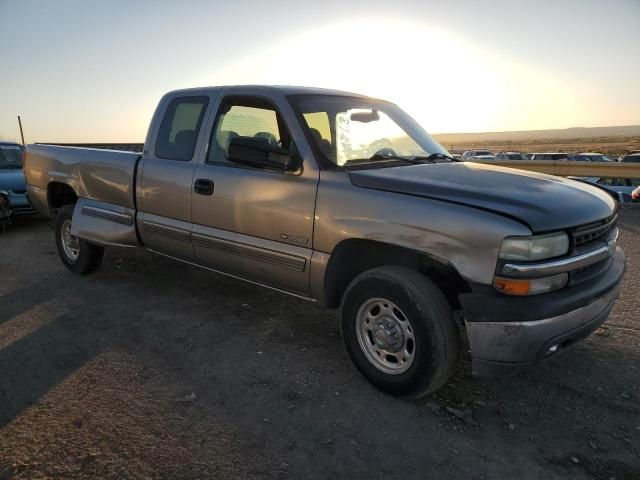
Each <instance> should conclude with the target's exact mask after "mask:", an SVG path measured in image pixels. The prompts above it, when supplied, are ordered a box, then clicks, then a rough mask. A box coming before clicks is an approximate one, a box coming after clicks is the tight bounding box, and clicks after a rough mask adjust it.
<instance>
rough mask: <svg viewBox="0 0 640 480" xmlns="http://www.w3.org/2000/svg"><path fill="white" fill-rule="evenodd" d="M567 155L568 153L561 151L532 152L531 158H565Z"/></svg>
mask: <svg viewBox="0 0 640 480" xmlns="http://www.w3.org/2000/svg"><path fill="white" fill-rule="evenodd" d="M568 156H569V154H568V153H562V152H545V153H532V154H531V160H567V157H568Z"/></svg>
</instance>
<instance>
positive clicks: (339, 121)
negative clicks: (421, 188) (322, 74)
mask: <svg viewBox="0 0 640 480" xmlns="http://www.w3.org/2000/svg"><path fill="white" fill-rule="evenodd" d="M294 102H295V103H296V106H297V107H298V109H299V111H300V113H301V114H302V117H303V118H304V120H305V123H306V126H307V128H308V129H309V133H310V134H311V137H312V138H313V141H314V143H315V144H316V147H317V149H318V150H319V151H320V152H321V153H322V155H323V156H324V157H326V158H327V159H328V160H329V161H331V162H332V163H333V164H335V165H338V166H348V165H349V164H356V163H363V162H365V163H369V162H370V163H372V164H375V163H379V162H385V161H386V160H385V158H384V156H397V157H403V158H408V159H411V158H414V157H424V156H428V155H430V154H432V153H440V154H443V155H448V153H447V151H446V150H445V149H444V148H442V146H440V145H439V144H438V142H436V141H435V140H433V139H432V138H431V137H430V136H429V134H428V133H427V132H425V131H424V130H423V129H422V128H421V127H420V126H419V125H418V124H417V123H416V122H415V121H414V120H413V119H412V118H411V117H409V115H407V114H406V113H404V112H403V111H402V110H401V109H400V108H398V107H397V106H396V105H393V104H391V103H387V102H383V101H378V100H373V99H366V98H364V99H360V98H351V97H341V96H329V95H309V96H303V97H296V98H294ZM376 154H378V156H377V157H376V158H375V159H372V158H371V157H374V156H376Z"/></svg>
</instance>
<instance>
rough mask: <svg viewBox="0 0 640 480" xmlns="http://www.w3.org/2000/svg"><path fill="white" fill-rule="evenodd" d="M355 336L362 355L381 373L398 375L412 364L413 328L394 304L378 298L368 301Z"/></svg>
mask: <svg viewBox="0 0 640 480" xmlns="http://www.w3.org/2000/svg"><path fill="white" fill-rule="evenodd" d="M356 334H357V337H358V343H359V345H360V348H361V349H362V352H363V353H364V355H365V356H366V358H367V360H369V362H370V363H371V364H372V365H373V366H374V367H376V368H377V369H378V370H380V371H382V372H384V373H387V374H390V375H399V374H401V373H404V372H406V371H407V370H408V369H409V368H410V367H411V365H412V364H413V362H414V359H415V353H416V340H415V336H414V332H413V326H412V325H411V322H410V321H409V319H408V318H407V316H406V315H405V314H404V313H403V312H402V310H400V308H398V306H397V305H396V304H394V303H393V302H391V301H389V300H387V299H385V298H379V297H374V298H370V299H369V300H367V301H365V302H364V303H363V304H362V305H361V306H360V308H359V309H358V313H357V314H356Z"/></svg>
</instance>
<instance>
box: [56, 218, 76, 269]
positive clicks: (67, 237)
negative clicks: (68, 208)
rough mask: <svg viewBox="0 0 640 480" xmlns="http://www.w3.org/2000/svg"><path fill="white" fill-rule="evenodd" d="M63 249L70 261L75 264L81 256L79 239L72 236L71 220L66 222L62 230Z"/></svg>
mask: <svg viewBox="0 0 640 480" xmlns="http://www.w3.org/2000/svg"><path fill="white" fill-rule="evenodd" d="M61 236H62V249H63V250H64V253H65V255H66V256H67V258H68V259H69V260H71V261H72V262H75V261H76V260H77V259H78V257H79V256H80V243H79V241H78V237H75V236H73V235H71V220H65V221H64V223H63V224H62V229H61Z"/></svg>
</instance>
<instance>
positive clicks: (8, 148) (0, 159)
mask: <svg viewBox="0 0 640 480" xmlns="http://www.w3.org/2000/svg"><path fill="white" fill-rule="evenodd" d="M22 151H23V150H22V147H19V146H18V145H0V168H22Z"/></svg>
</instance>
